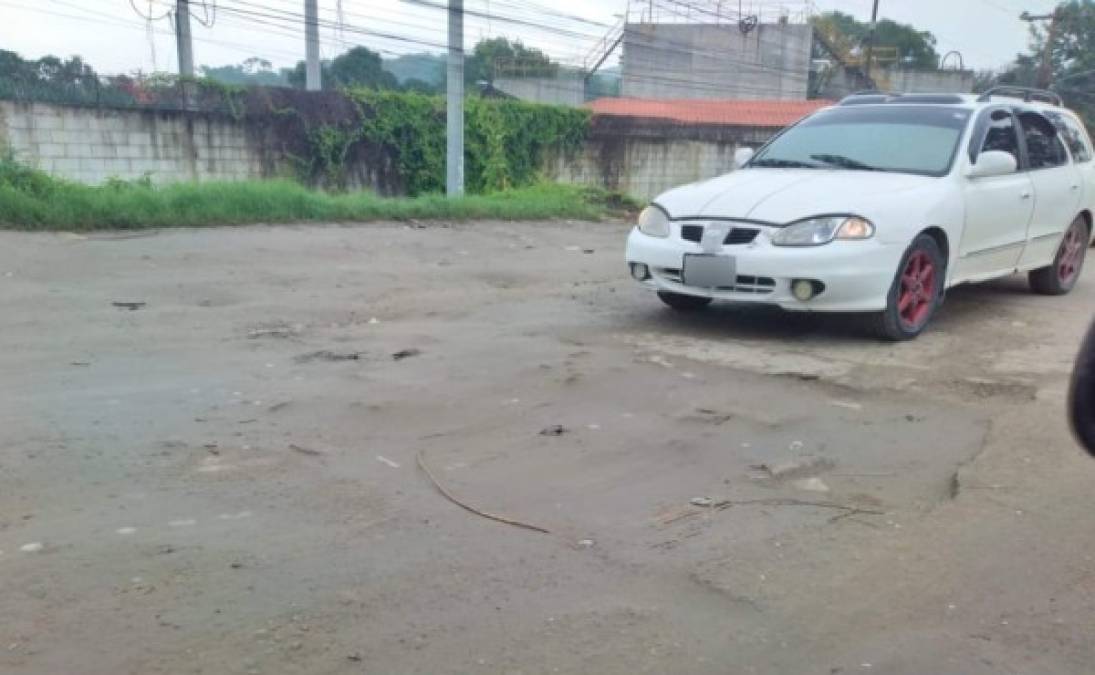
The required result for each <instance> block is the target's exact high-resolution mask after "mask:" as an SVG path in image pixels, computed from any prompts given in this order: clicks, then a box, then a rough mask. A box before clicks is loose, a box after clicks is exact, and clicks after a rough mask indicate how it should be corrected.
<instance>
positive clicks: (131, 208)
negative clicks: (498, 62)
mask: <svg viewBox="0 0 1095 675" xmlns="http://www.w3.org/2000/svg"><path fill="white" fill-rule="evenodd" d="M634 207H635V204H634V203H633V202H632V201H631V200H630V199H628V198H625V197H621V196H620V195H616V194H613V193H609V192H606V191H604V190H598V189H593V188H583V187H575V186H568V185H556V184H549V183H544V184H539V185H534V186H531V187H527V188H520V189H514V190H508V191H505V192H497V193H493V194H486V195H470V196H466V197H461V198H458V199H448V198H446V197H444V196H441V195H424V196H420V197H414V198H383V197H377V196H375V195H372V194H370V193H367V192H355V193H346V194H328V193H324V192H317V191H314V190H309V189H307V188H305V187H303V186H301V185H300V184H298V183H294V182H292V181H285V180H272V181H241V182H216V183H177V184H173V185H167V186H163V187H156V186H153V185H152V184H151V183H150V182H149V181H147V180H146V181H119V180H115V181H110V182H109V183H108V184H107V185H103V186H89V185H83V184H79V183H72V182H69V181H65V180H60V179H57V178H54V177H52V176H50V175H48V174H45V173H43V172H41V171H37V170H34V169H29V168H27V167H24V166H22V165H20V164H18V163H17V162H14V161H12V160H8V159H0V228H4V229H17V230H67V231H87V230H104V229H129V230H136V229H147V228H160V227H201V226H210V225H244V224H251V223H291V222H302V221H371V220H410V219H422V220H428V219H446V220H470V219H476V218H491V219H498V220H541V219H548V218H575V219H583V220H597V219H600V218H603V217H605V216H608V215H613V214H617V213H623V212H627V211H630V210H633V209H634Z"/></svg>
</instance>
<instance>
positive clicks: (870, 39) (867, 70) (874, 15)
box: [863, 0, 878, 86]
mask: <svg viewBox="0 0 1095 675" xmlns="http://www.w3.org/2000/svg"><path fill="white" fill-rule="evenodd" d="M877 26H878V0H874V8H873V9H872V10H871V32H870V33H868V34H867V57H866V58H865V59H864V67H863V70H864V74H865V75H866V76H867V79H868V80H870V81H871V84H872V86H873V85H874V78H873V77H871V66H872V65H873V61H874V35H875V29H876V28H877Z"/></svg>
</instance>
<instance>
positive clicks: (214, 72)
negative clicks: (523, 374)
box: [201, 56, 287, 87]
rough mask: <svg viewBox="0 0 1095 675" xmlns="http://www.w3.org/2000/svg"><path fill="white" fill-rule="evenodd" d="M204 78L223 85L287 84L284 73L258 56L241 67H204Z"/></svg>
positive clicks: (272, 85)
mask: <svg viewBox="0 0 1095 675" xmlns="http://www.w3.org/2000/svg"><path fill="white" fill-rule="evenodd" d="M201 73H202V76H204V77H208V78H209V79H211V80H216V81H218V82H221V83H223V84H237V85H252V86H261V87H277V86H283V85H285V84H287V80H286V79H285V74H284V72H282V73H279V72H277V71H275V70H274V68H273V64H272V63H270V62H269V61H267V60H266V59H260V58H258V57H257V56H252V57H251V58H249V59H247V60H245V61H244V62H243V63H240V64H239V65H227V66H202V67H201Z"/></svg>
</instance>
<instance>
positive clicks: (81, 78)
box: [0, 50, 102, 101]
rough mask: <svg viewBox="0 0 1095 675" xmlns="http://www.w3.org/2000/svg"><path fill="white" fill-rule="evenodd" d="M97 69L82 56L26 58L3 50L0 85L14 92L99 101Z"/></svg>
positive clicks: (1, 53) (36, 95)
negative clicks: (33, 59)
mask: <svg viewBox="0 0 1095 675" xmlns="http://www.w3.org/2000/svg"><path fill="white" fill-rule="evenodd" d="M101 85H102V83H101V81H100V79H99V75H98V73H96V72H95V70H94V69H93V68H92V67H91V66H89V65H87V64H86V63H84V60H83V59H82V58H80V57H79V56H72V57H69V58H67V59H62V58H60V57H57V56H52V55H50V56H43V57H42V58H40V59H38V60H36V61H30V60H26V59H24V58H23V57H21V56H19V54H16V53H15V52H9V51H4V50H0V89H2V90H4V91H10V92H11V93H12V94H13V95H23V96H33V97H37V98H46V99H48V100H58V101H97V100H99V99H100V95H101V88H102V87H101Z"/></svg>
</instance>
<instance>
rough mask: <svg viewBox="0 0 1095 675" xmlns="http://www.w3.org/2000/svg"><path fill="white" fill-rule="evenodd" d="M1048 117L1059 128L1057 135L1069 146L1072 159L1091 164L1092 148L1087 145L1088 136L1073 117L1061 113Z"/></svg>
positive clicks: (1048, 115)
mask: <svg viewBox="0 0 1095 675" xmlns="http://www.w3.org/2000/svg"><path fill="white" fill-rule="evenodd" d="M1046 117H1048V118H1049V121H1050V122H1053V126H1055V127H1057V133H1058V134H1059V135H1060V136H1061V138H1062V139H1063V140H1064V142H1065V145H1067V146H1068V151H1069V152H1071V153H1072V158H1073V159H1074V160H1076V161H1077V162H1090V161H1091V148H1090V147H1088V144H1087V143H1088V142H1087V134H1086V133H1084V130H1083V128H1081V127H1080V125H1079V123H1078V122H1077V121H1076V120H1075V119H1073V118H1072V117H1070V116H1068V115H1062V114H1061V113H1046Z"/></svg>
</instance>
